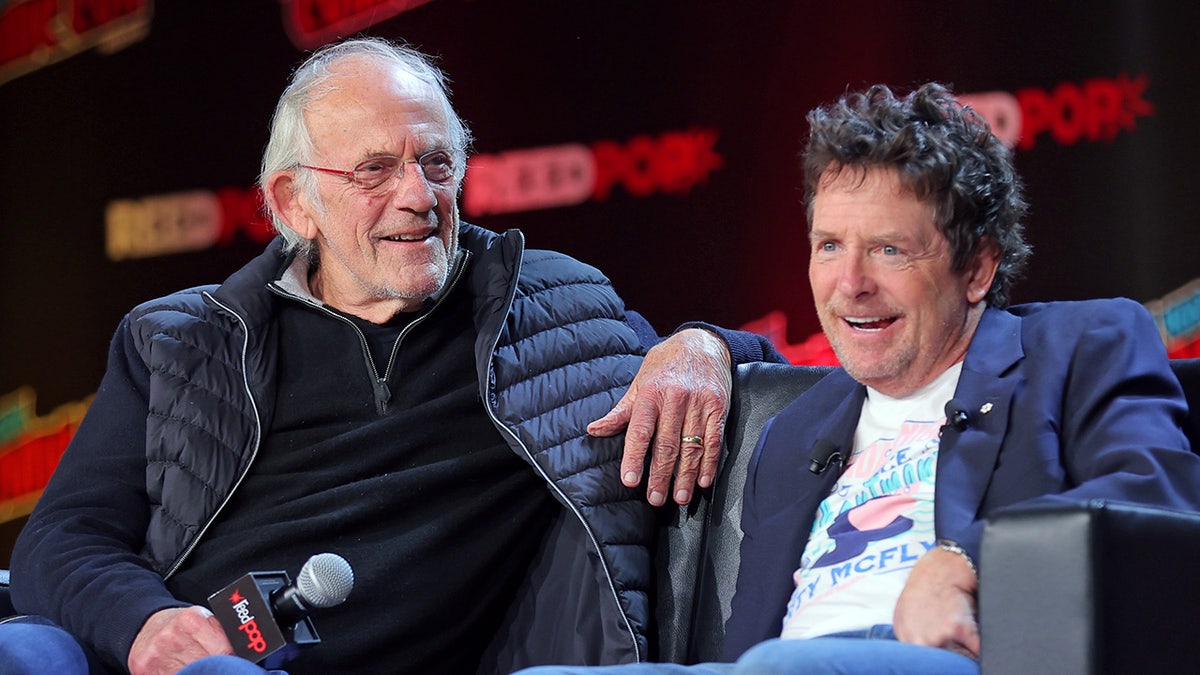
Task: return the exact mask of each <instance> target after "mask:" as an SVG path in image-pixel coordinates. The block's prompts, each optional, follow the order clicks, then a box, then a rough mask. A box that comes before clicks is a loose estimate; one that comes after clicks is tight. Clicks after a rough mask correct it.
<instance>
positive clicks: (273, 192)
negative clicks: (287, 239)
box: [263, 171, 317, 239]
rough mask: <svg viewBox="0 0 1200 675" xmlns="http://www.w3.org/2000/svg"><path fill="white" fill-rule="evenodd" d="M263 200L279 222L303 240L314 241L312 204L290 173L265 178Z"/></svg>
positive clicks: (315, 232)
mask: <svg viewBox="0 0 1200 675" xmlns="http://www.w3.org/2000/svg"><path fill="white" fill-rule="evenodd" d="M263 199H265V200H266V201H267V205H268V206H269V207H271V212H272V213H274V214H275V215H276V216H277V217H278V218H279V219H280V220H282V221H283V222H284V223H286V224H287V225H288V226H289V227H291V228H292V229H293V230H295V232H296V234H298V235H300V236H301V237H304V238H305V239H316V237H317V223H316V221H315V220H313V217H312V213H313V208H312V203H311V202H310V201H309V200H308V196H307V195H305V194H304V190H303V189H301V187H300V183H299V182H297V181H296V176H295V175H294V174H293V173H292V172H291V171H276V172H275V173H273V174H271V176H270V177H269V178H267V185H266V190H264V191H263Z"/></svg>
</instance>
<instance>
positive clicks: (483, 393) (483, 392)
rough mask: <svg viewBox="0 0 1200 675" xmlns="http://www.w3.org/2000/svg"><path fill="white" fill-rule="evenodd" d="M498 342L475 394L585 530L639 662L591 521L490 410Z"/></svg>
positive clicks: (513, 291) (520, 253)
mask: <svg viewBox="0 0 1200 675" xmlns="http://www.w3.org/2000/svg"><path fill="white" fill-rule="evenodd" d="M524 259H525V249H524V247H523V246H522V247H521V248H520V249H519V250H518V251H517V260H516V268H517V269H518V270H519V269H521V265H522V263H523V261H524ZM516 294H517V284H516V282H514V283H513V284H512V286H511V289H510V291H509V293H508V298H507V299H506V307H508V310H507V312H506V315H507V314H508V313H511V312H512V305H513V299H514V298H515V297H516ZM499 344H500V331H497V333H496V334H495V335H494V336H493V337H492V346H491V349H489V350H488V358H487V374H488V380H487V381H481V382H480V383H479V388H480V392H479V394H480V398H481V399H482V400H483V408H484V410H486V411H487V414H488V417H489V418H490V419H491V420H492V424H493V425H494V426H495V427H496V429H498V430H499V431H500V433H501V435H503V436H505V437H506V438H508V440H509V444H510V445H511V446H513V447H516V448H520V449H521V453H522V455H523V456H524V458H525V459H526V460H528V462H529V464H530V466H532V467H533V469H534V471H536V472H537V474H538V475H539V476H541V478H542V480H543V481H545V483H546V484H547V485H548V486H550V489H551V490H552V491H553V492H554V494H556V495H557V496H558V501H559V503H561V504H564V505H565V506H566V507H567V509H568V510H570V512H571V513H572V514H574V515H575V518H576V519H577V520H578V521H579V523H580V525H582V526H583V531H584V532H586V533H587V536H588V539H589V540H590V541H591V542H592V548H593V549H595V551H596V558H597V559H598V560H599V561H600V568H601V569H602V570H603V571H604V580H605V582H606V583H607V584H608V590H609V592H610V593H611V594H612V598H613V602H615V603H616V607H617V611H618V612H619V613H620V615H621V621H622V623H624V625H625V631H626V632H627V633H629V642H630V644H632V645H633V653H634V657H635V659H636V661H637V662H638V663H641V662H642V661H643V655H642V653H641V650H640V649H639V647H638V641H637V632H636V631H635V630H634V629H633V625H632V624H631V623H630V622H629V616H628V615H627V614H626V613H625V608H623V607H622V606H621V595H620V593H618V592H617V586H616V584H615V583H613V577H612V570H610V569H609V566H608V563H607V562H606V561H605V560H604V553H603V551H601V549H600V541H599V540H598V539H596V533H595V532H594V531H593V530H592V526H591V524H590V523H588V521H587V519H586V518H584V517H583V513H582V512H580V510H579V508H578V507H576V506H575V503H574V502H572V501H571V500H570V499H569V498H568V497H567V495H566V493H565V492H563V491H562V488H560V487H559V486H558V484H557V483H555V482H554V480H552V479H551V478H550V475H549V474H547V473H546V471H545V470H544V469H543V468H542V466H541V465H540V464H538V463H537V460H535V459H534V457H533V453H532V452H530V451H529V448H528V447H526V445H525V443H524V442H523V441H521V439H520V437H518V436H517V434H516V433H515V432H514V431H513V430H512V429H509V428H508V425H506V424H505V423H504V422H502V421H500V418H499V417H497V416H496V413H495V411H493V410H492V406H491V403H490V400H491V399H490V398H489V396H488V386H489V384H490V382H491V380H493V379H495V371H494V364H495V359H496V349H497V346H498V345H499Z"/></svg>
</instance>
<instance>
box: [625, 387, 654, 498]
mask: <svg viewBox="0 0 1200 675" xmlns="http://www.w3.org/2000/svg"><path fill="white" fill-rule="evenodd" d="M655 409H656V406H654V404H652V403H651V402H650V400H649V397H647V396H639V397H638V398H637V399H636V400H634V401H632V403H631V405H630V413H629V423H628V426H627V428H626V430H625V448H624V452H623V454H622V455H621V482H622V483H623V484H624V485H625V486H626V487H637V485H638V483H640V482H641V481H642V469H643V467H645V465H646V453H647V452H649V450H650V443H651V442H652V441H653V440H654V432H655V429H654V423H655V421H656V420H657V418H658V416H657V414H655Z"/></svg>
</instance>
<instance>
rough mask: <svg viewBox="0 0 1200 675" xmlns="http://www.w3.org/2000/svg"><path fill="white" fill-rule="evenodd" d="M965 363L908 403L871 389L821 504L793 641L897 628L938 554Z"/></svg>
mask: <svg viewBox="0 0 1200 675" xmlns="http://www.w3.org/2000/svg"><path fill="white" fill-rule="evenodd" d="M961 372H962V363H961V362H960V363H958V364H955V365H954V366H952V367H951V368H949V369H947V370H946V372H944V373H942V374H941V375H940V376H938V378H937V379H935V380H934V381H933V382H930V383H929V384H927V385H925V386H924V387H922V388H921V389H919V390H917V391H916V392H914V393H913V394H911V395H909V396H906V397H904V398H899V399H897V398H892V397H890V396H885V395H884V394H882V393H880V392H878V391H875V390H874V389H871V388H869V387H868V388H867V398H866V401H865V402H864V403H863V409H862V415H861V416H860V417H859V421H858V428H857V429H856V430H855V433H854V449H853V450H852V452H851V455H850V458H849V461H848V462H847V464H846V467H845V470H844V471H843V472H842V475H841V476H840V477H839V478H838V481H837V483H836V484H835V485H834V487H833V491H832V492H831V493H830V494H829V496H828V497H826V498H825V499H824V501H822V502H821V505H820V506H819V507H818V509H817V517H816V520H815V521H814V522H813V529H812V534H811V535H810V536H809V539H808V545H807V546H806V547H805V549H804V555H803V556H802V557H801V559H800V568H799V569H798V570H796V572H795V574H794V575H793V579H794V580H795V582H796V589H795V590H794V591H793V592H792V597H791V600H790V601H789V602H788V608H787V615H786V616H785V617H784V619H783V632H782V633H781V635H780V636H781V637H783V638H808V637H816V636H819V635H828V634H830V633H837V632H841V631H847V630H859V629H864V628H869V627H871V626H874V625H877V624H889V623H891V622H892V612H893V610H894V609H895V606H896V600H897V599H898V598H899V597H900V591H901V590H903V588H904V583H905V582H906V581H907V580H908V575H909V572H911V571H912V567H913V565H914V564H915V563H916V562H917V559H918V558H920V557H921V555H923V554H924V553H925V552H926V551H928V550H929V549H931V548H933V547H934V546H935V544H936V538H935V536H934V530H933V486H934V480H935V478H936V473H937V451H938V441H939V437H938V434H939V431H940V430H941V427H942V425H943V424H945V422H946V414H945V411H944V409H945V405H946V402H947V401H949V400H950V398H951V397H952V396H953V395H954V389H955V387H957V386H958V376H959V373H961Z"/></svg>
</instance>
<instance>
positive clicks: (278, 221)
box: [258, 37, 471, 254]
mask: <svg viewBox="0 0 1200 675" xmlns="http://www.w3.org/2000/svg"><path fill="white" fill-rule="evenodd" d="M348 58H366V59H370V60H373V61H374V62H376V63H379V64H382V65H389V66H394V67H396V68H399V69H400V70H401V71H403V72H405V73H407V74H409V75H412V76H413V77H415V78H417V79H418V80H420V81H421V82H424V83H426V84H428V85H430V86H432V87H433V88H434V89H435V90H437V92H438V93H439V94H440V96H441V98H442V101H443V102H444V104H445V106H446V124H447V127H448V128H447V132H448V133H449V135H450V144H451V147H450V148H448V149H449V150H450V152H451V153H452V155H453V157H454V166H455V176H454V179H455V182H456V183H458V184H460V185H461V183H462V179H463V176H464V175H465V174H466V170H467V168H466V167H467V149H468V148H469V147H470V145H471V130H470V129H469V128H468V127H467V125H466V123H464V122H463V121H462V119H461V118H460V117H459V116H458V113H456V112H455V111H454V107H453V106H452V105H450V87H449V85H448V79H447V77H446V75H445V73H443V72H442V71H441V69H439V68H438V67H437V66H435V65H434V64H433V60H432V58H431V57H429V56H427V55H425V54H423V53H421V52H419V51H417V50H416V49H413V48H412V47H408V46H406V45H402V44H397V43H395V42H392V41H390V40H385V39H382V38H371V37H366V38H355V39H352V40H346V41H344V42H339V43H336V44H332V45H327V46H325V47H322V48H321V49H319V50H317V51H316V52H314V53H313V54H312V55H311V56H309V58H308V59H307V60H306V61H305V62H304V63H302V64H301V65H300V67H299V68H297V69H296V72H295V73H293V74H292V78H291V80H290V81H289V83H288V86H287V88H286V89H284V91H283V95H282V96H280V97H279V103H277V104H276V106H275V114H274V116H273V117H272V118H271V133H270V137H269V139H268V140H267V147H266V149H265V150H264V151H263V158H262V168H261V170H260V173H259V177H258V184H259V187H260V188H261V189H262V190H263V191H264V192H265V191H266V189H267V179H269V178H270V177H271V175H272V174H274V173H276V172H278V171H287V170H290V169H295V168H296V167H297V166H299V165H300V164H304V163H307V162H309V161H311V159H310V158H311V157H312V156H313V154H314V152H315V147H314V145H313V141H312V135H311V134H310V133H309V129H308V124H307V122H306V121H305V119H304V113H305V111H307V110H308V108H309V106H310V105H312V103H313V102H315V101H317V100H319V99H320V98H321V97H323V96H325V95H326V94H329V93H330V92H332V91H333V90H334V89H335V88H336V85H334V84H333V82H332V81H333V80H334V79H336V78H338V77H341V76H343V75H342V74H340V73H335V72H332V70H333V66H334V65H335V64H336V63H339V62H341V61H342V60H345V59H348ZM296 182H297V184H298V185H299V187H300V189H301V190H303V191H304V192H305V193H306V194H308V195H309V197H310V199H311V200H312V201H313V203H314V204H315V205H316V206H317V208H322V206H323V205H322V204H321V201H320V197H319V194H318V192H317V189H316V180H315V178H314V177H313V175H312V173H311V172H308V171H302V172H299V173H298V174H297V176H296ZM267 209H268V212H269V213H270V216H271V220H272V222H273V223H274V225H275V229H276V230H277V231H278V232H279V234H281V235H283V238H284V239H285V240H286V244H285V247H284V248H285V250H286V251H297V252H299V253H301V254H310V253H311V252H312V248H313V242H312V241H311V240H308V239H305V238H304V237H302V236H300V234H298V233H297V232H296V231H295V230H293V229H292V228H291V227H289V226H288V224H287V223H285V222H284V221H283V219H282V218H280V217H279V215H278V214H276V213H275V212H274V211H272V210H270V206H269V205H268V206H267Z"/></svg>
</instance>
